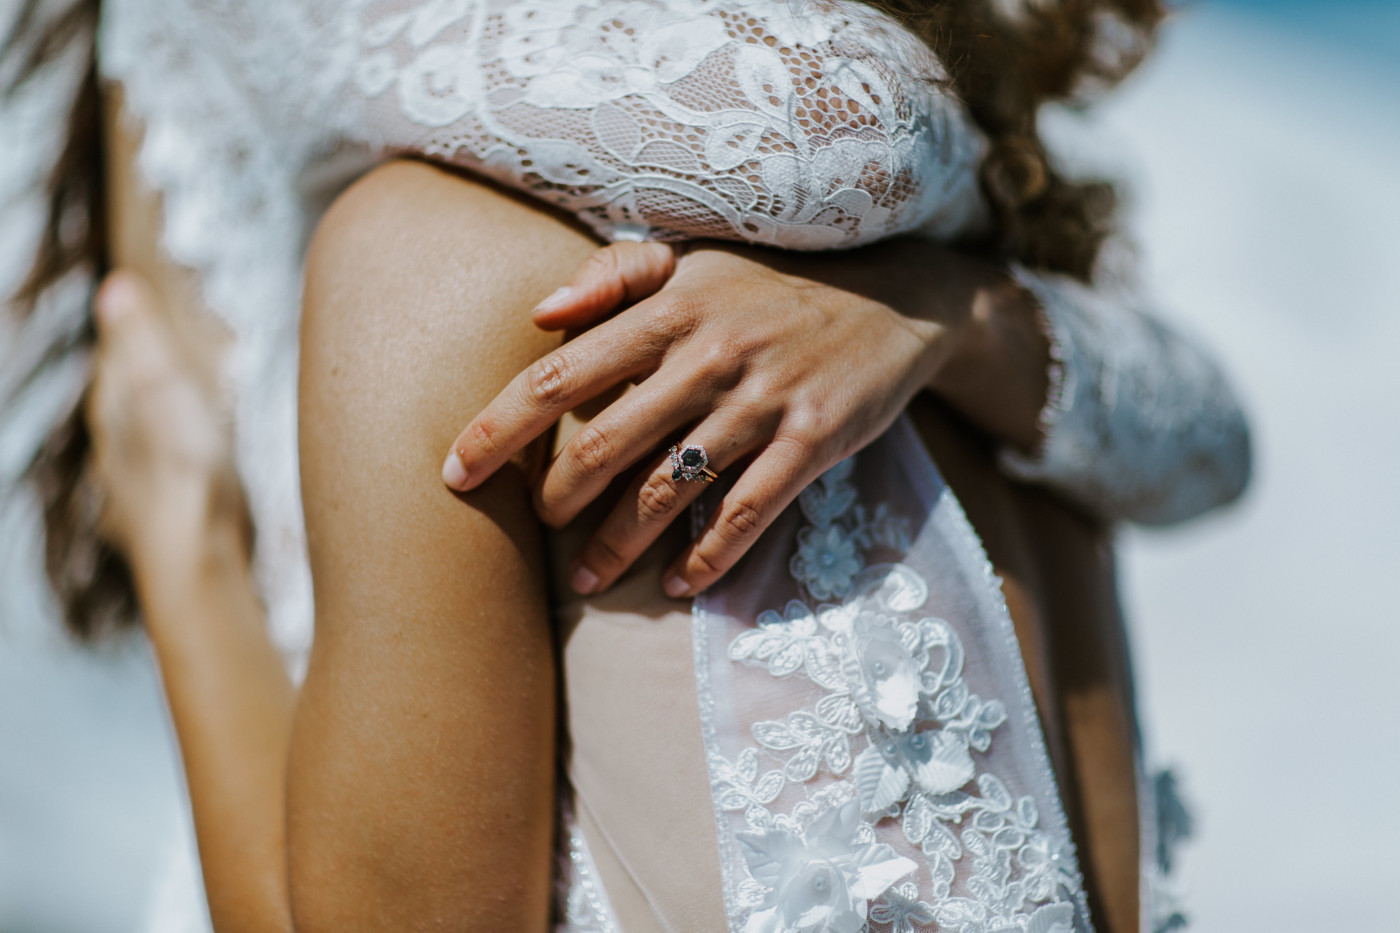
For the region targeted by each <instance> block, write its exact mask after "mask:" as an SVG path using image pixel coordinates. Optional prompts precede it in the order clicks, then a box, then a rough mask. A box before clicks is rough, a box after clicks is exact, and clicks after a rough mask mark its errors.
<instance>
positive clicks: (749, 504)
mask: <svg viewBox="0 0 1400 933" xmlns="http://www.w3.org/2000/svg"><path fill="white" fill-rule="evenodd" d="M817 466H820V464H817V463H816V462H815V459H814V458H813V457H812V455H811V451H810V450H808V449H806V448H804V447H801V446H800V445H798V444H796V443H793V442H784V441H782V440H775V441H774V442H773V443H772V444H770V445H769V446H768V447H767V449H765V450H764V452H763V453H762V454H761V455H759V457H758V458H757V459H756V460H754V462H753V464H752V465H750V466H749V468H748V469H747V470H745V471H744V475H743V476H742V477H740V478H739V481H738V482H737V483H735V484H734V487H733V488H732V489H731V490H729V492H728V493H726V494H725V496H724V499H723V501H721V502H720V505H719V508H718V509H717V510H716V511H715V513H714V514H713V515H711V516H710V519H709V521H707V522H706V523H705V527H704V528H703V529H702V530H701V532H700V535H699V537H697V538H696V539H695V541H694V542H693V543H692V544H691V545H690V547H688V548H686V550H685V552H684V553H682V554H681V556H680V557H679V558H677V559H676V561H675V563H673V564H672V565H671V568H670V569H669V570H668V571H667V572H666V574H665V576H664V577H663V578H662V589H664V590H665V591H666V595H668V596H670V597H672V598H675V599H680V598H682V597H686V596H693V595H695V594H696V593H698V592H700V591H701V590H703V589H705V588H706V587H708V586H710V585H711V584H713V583H714V582H715V581H716V580H718V579H719V578H720V577H722V576H724V574H725V573H727V572H728V571H729V569H730V568H731V567H733V566H734V565H735V564H736V563H737V562H738V561H739V558H741V557H743V556H744V554H745V552H747V551H748V549H749V548H750V547H752V546H753V544H754V542H755V541H757V540H758V537H759V535H761V534H762V533H763V531H764V529H766V528H767V527H768V526H769V525H771V524H772V523H773V521H774V519H776V518H777V517H778V515H780V514H781V513H782V511H783V509H785V508H787V507H788V505H789V504H790V503H791V502H792V500H793V499H796V498H797V494H798V493H799V492H801V491H802V489H803V488H804V487H805V486H806V485H807V484H808V483H810V482H811V481H812V480H814V479H816V478H817V476H819V475H820V474H821V470H820V469H816V467H817Z"/></svg>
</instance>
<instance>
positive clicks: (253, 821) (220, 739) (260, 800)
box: [136, 522, 295, 933]
mask: <svg viewBox="0 0 1400 933" xmlns="http://www.w3.org/2000/svg"><path fill="white" fill-rule="evenodd" d="M176 540H178V539H174V538H172V539H168V540H167V541H166V542H165V545H166V546H165V547H164V548H163V549H162V552H161V554H160V556H155V555H152V556H149V557H147V558H145V559H143V560H138V561H136V566H137V583H138V590H139V594H140V598H141V604H142V608H143V609H144V611H145V617H146V626H147V631H148V633H149V635H150V638H151V642H152V644H153V645H154V647H155V652H156V657H157V659H158V661H159V664H160V670H161V677H162V680H163V682H164V686H165V692H166V696H167V699H168V701H169V705H170V710H171V715H172V718H173V720H174V723H175V730H176V734H177V736H178V738H179V743H180V753H181V757H182V759H183V762H184V767H185V775H186V779H187V782H188V786H189V793H190V801H191V804H192V807H193V810H194V820H195V831H196V836H197V838H198V841H199V853H200V861H201V863H202V866H203V871H204V881H205V889H206V891H207V894H208V898H209V910H210V916H211V917H212V919H213V921H214V927H215V929H216V930H218V931H219V933H241V931H250V933H252V931H256V933H266V931H272V933H275V931H290V929H291V919H290V913H289V909H288V898H287V882H286V876H287V872H286V864H287V863H286V849H285V838H284V837H285V832H284V827H285V822H286V820H285V817H286V809H285V787H286V783H285V781H286V762H287V742H288V737H289V734H290V730H291V721H292V711H293V706H294V703H295V691H294V688H293V686H292V683H291V681H290V679H289V678H288V676H287V674H286V673H285V671H284V669H283V666H282V661H281V658H280V657H279V656H278V654H277V651H276V650H275V648H274V647H273V646H272V643H271V641H270V640H269V639H268V637H267V634H266V632H265V631H264V628H263V624H264V616H263V610H262V606H261V604H260V603H259V601H258V598H257V595H256V593H255V592H254V589H253V584H252V581H251V579H250V578H249V575H248V563H247V560H246V556H245V554H244V548H243V545H242V538H241V536H240V535H239V533H238V532H237V530H236V529H234V528H233V527H230V526H228V525H224V524H221V523H218V522H213V523H210V524H209V525H207V526H206V527H205V528H204V529H203V530H201V531H200V532H199V533H198V534H197V535H194V536H192V537H191V538H190V540H189V541H188V543H187V544H186V542H183V541H181V542H180V546H176Z"/></svg>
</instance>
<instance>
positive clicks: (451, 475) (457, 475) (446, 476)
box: [442, 450, 467, 489]
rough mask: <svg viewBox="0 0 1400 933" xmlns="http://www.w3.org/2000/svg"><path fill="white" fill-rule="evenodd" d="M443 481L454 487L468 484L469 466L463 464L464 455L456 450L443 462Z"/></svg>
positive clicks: (459, 487) (458, 487) (457, 487)
mask: <svg viewBox="0 0 1400 933" xmlns="http://www.w3.org/2000/svg"><path fill="white" fill-rule="evenodd" d="M442 481H443V482H444V483H446V484H447V485H448V486H450V487H452V488H453V489H461V488H463V487H464V486H466V485H467V468H466V467H464V466H462V457H461V455H460V454H458V453H457V451H455V450H454V451H452V452H451V453H450V454H448V455H447V459H446V460H444V461H443V462H442Z"/></svg>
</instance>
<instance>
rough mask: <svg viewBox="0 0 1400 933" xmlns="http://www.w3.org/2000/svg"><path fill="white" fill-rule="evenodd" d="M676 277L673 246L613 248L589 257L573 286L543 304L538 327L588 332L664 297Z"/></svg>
mask: <svg viewBox="0 0 1400 933" xmlns="http://www.w3.org/2000/svg"><path fill="white" fill-rule="evenodd" d="M675 271H676V253H675V250H673V249H672V248H671V246H670V244H668V243H632V242H624V243H613V244H611V245H609V246H605V247H603V248H602V249H600V250H598V251H597V252H595V253H594V254H593V255H592V256H589V257H588V259H587V260H585V261H584V263H583V265H581V266H579V268H578V270H577V271H576V272H574V275H573V277H572V278H571V279H569V284H567V285H565V286H564V287H563V288H561V289H559V290H558V291H556V292H555V293H554V294H552V295H550V296H549V297H548V298H546V299H545V300H544V301H542V302H540V303H539V305H538V306H537V307H536V308H535V310H534V321H535V326H537V327H540V328H542V329H544V330H566V329H578V328H582V327H587V326H588V325H590V324H595V323H597V321H598V320H599V319H600V318H602V317H604V316H606V315H608V314H611V313H613V312H615V311H619V310H621V309H622V308H623V307H624V306H626V305H631V304H635V303H636V302H638V301H641V300H642V299H643V298H648V297H650V296H651V295H654V294H656V292H658V291H660V290H661V288H662V286H664V285H665V284H666V282H667V281H668V280H669V279H670V278H671V276H672V275H673V274H674V273H675Z"/></svg>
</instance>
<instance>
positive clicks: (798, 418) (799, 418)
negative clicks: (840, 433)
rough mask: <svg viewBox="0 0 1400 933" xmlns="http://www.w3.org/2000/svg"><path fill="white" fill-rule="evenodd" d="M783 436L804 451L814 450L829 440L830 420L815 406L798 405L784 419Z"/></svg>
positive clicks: (830, 432) (807, 404) (808, 404)
mask: <svg viewBox="0 0 1400 933" xmlns="http://www.w3.org/2000/svg"><path fill="white" fill-rule="evenodd" d="M782 433H783V436H784V437H785V438H786V439H787V440H788V441H789V442H791V443H793V444H796V445H797V446H798V447H801V448H803V449H805V450H816V449H820V448H822V447H823V446H825V444H826V442H827V441H828V440H830V439H831V436H832V433H833V431H832V425H831V419H830V418H828V417H827V416H826V414H825V413H824V412H823V411H822V410H821V408H820V407H819V406H817V405H813V404H810V403H798V404H796V405H794V406H793V407H792V408H791V409H789V411H788V413H787V417H786V418H785V419H784V424H783V431H782Z"/></svg>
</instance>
